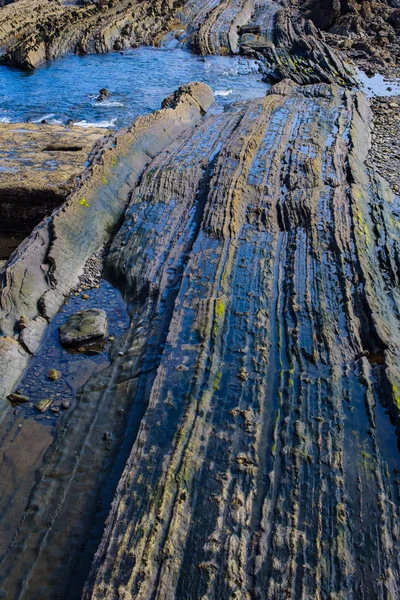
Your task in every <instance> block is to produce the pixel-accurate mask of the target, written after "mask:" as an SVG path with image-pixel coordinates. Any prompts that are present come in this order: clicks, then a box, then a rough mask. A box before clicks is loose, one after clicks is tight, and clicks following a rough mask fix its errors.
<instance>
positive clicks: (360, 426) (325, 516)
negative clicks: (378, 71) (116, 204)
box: [0, 81, 400, 600]
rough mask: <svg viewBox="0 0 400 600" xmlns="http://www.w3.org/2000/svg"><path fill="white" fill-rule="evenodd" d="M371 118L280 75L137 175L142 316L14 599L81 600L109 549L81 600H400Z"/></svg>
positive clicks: (50, 462) (36, 533)
mask: <svg viewBox="0 0 400 600" xmlns="http://www.w3.org/2000/svg"><path fill="white" fill-rule="evenodd" d="M174 102H176V98H171V100H170V101H169V102H168V104H170V103H174ZM178 107H179V101H178ZM167 110H171V109H167ZM159 118H161V117H159ZM369 122H370V114H369V108H368V105H367V102H366V100H365V99H364V97H363V96H362V95H361V94H359V93H352V92H349V91H345V90H343V89H341V88H339V87H338V86H335V85H328V84H319V85H312V86H297V85H296V84H294V83H293V82H290V81H283V82H281V83H280V84H278V85H276V86H274V87H273V88H272V90H271V93H270V94H269V95H268V96H267V97H265V98H262V99H259V100H256V101H252V102H247V103H237V104H235V105H232V106H231V107H230V108H229V109H228V110H227V111H225V112H224V113H222V114H217V115H214V116H211V117H208V118H206V119H205V120H204V122H202V123H200V121H197V119H196V120H195V123H196V124H197V125H198V126H197V127H190V128H189V127H188V128H186V131H183V130H181V135H180V137H179V138H177V139H176V140H175V141H173V140H172V139H171V140H170V141H171V143H170V144H169V145H168V147H166V148H165V149H164V150H162V151H160V152H159V153H158V155H157V156H155V158H154V159H153V160H152V161H151V162H150V161H149V160H148V161H146V164H145V165H144V164H143V169H142V171H143V175H142V177H141V179H140V181H139V180H138V179H137V178H136V179H134V180H131V182H129V183H128V187H129V188H130V190H131V192H130V195H129V205H128V207H127V210H126V213H125V219H124V222H123V223H122V225H121V227H120V229H119V231H118V233H117V235H116V236H115V238H114V240H113V242H112V245H111V249H110V252H109V254H108V258H107V263H106V273H107V276H108V278H109V279H110V280H111V281H112V282H113V283H114V285H116V286H118V287H119V288H120V290H121V291H122V293H123V295H124V297H125V299H126V303H127V307H128V311H129V314H130V317H131V326H130V328H129V329H128V330H127V331H126V332H125V334H124V335H123V336H122V337H121V338H120V339H119V340H116V341H115V343H114V346H113V348H112V352H111V358H112V362H111V365H110V366H109V367H108V368H106V369H103V370H102V371H101V372H99V373H98V374H95V375H94V376H93V377H92V379H91V380H90V381H89V383H88V384H87V385H86V386H85V387H84V389H83V390H82V391H81V394H80V396H79V402H78V403H77V405H76V407H75V408H74V409H71V410H70V411H69V413H68V415H67V416H66V420H65V421H64V425H65V426H64V427H63V428H62V429H60V430H59V432H58V434H57V439H56V442H55V444H54V445H53V446H52V447H51V448H50V450H49V451H48V452H47V455H46V459H45V461H44V463H43V465H42V467H41V469H40V470H39V471H38V472H37V476H36V484H35V487H34V488H33V490H32V492H31V494H30V496H29V502H28V506H27V509H26V511H25V513H24V519H23V522H22V524H21V526H20V527H19V528H18V531H17V532H16V533H15V536H14V538H13V541H12V543H11V545H10V546H9V548H8V550H7V551H6V552H5V553H4V556H3V559H2V562H1V569H0V572H1V588H2V590H6V591H7V593H8V595H9V596H10V597H18V598H19V599H20V600H22V599H24V600H28V599H29V600H33V599H36V598H42V597H45V596H48V597H53V596H56V595H57V596H58V597H60V598H68V597H69V598H77V597H79V595H80V592H79V591H77V590H80V585H81V584H82V583H83V579H82V565H87V566H88V565H89V563H90V560H91V558H92V555H93V552H94V550H95V548H96V547H97V546H98V549H97V552H96V555H95V558H94V561H93V563H92V569H91V574H90V576H89V579H88V580H87V583H86V586H85V591H84V594H83V598H84V599H85V600H98V599H102V598H117V597H123V598H135V599H137V600H140V599H142V600H144V599H150V598H161V597H166V598H179V599H181V598H191V599H195V598H196V599H197V598H209V599H214V598H215V599H217V598H218V600H225V599H226V600H227V599H228V598H229V599H231V598H237V599H241V600H242V599H247V598H265V597H266V598H282V597H285V598H299V597H300V596H299V594H300V595H301V597H304V598H327V597H329V596H332V597H333V596H335V597H336V598H343V599H345V598H346V599H347V598H351V597H358V596H360V597H364V598H379V599H382V600H383V599H384V598H389V597H393V598H395V597H397V596H398V595H399V592H400V590H399V575H400V564H399V556H400V554H399V549H400V548H399V537H398V534H397V512H398V509H399V495H398V480H397V477H390V476H389V470H392V465H393V463H392V460H393V455H392V454H391V453H390V452H389V451H388V448H387V446H386V445H385V442H384V440H383V439H381V437H380V435H379V418H380V417H379V418H378V416H379V415H378V412H377V408H376V406H377V405H379V404H380V403H382V404H384V405H386V406H389V404H390V403H391V404H390V408H391V410H392V414H393V416H396V415H397V414H398V411H399V409H400V400H399V392H398V390H399V389H400V388H399V367H398V365H399V364H400V363H399V356H398V353H399V350H398V348H399V340H400V327H399V326H400V323H399V318H398V314H399V306H398V303H399V298H398V293H397V288H398V283H399V281H398V269H397V264H398V253H399V231H398V224H397V221H396V219H395V218H394V216H393V214H392V209H393V197H392V194H391V192H390V190H389V188H388V186H387V185H386V184H385V182H384V181H383V180H382V179H381V178H380V177H379V176H378V175H376V173H375V172H374V170H373V169H371V168H368V167H367V166H366V164H365V159H366V156H367V153H368V149H369V137H370V130H369ZM124 161H125V159H123V160H122V162H124ZM131 168H132V163H131ZM114 189H115V187H114ZM385 418H387V417H385ZM105 432H106V433H105ZM127 432H128V433H127ZM121 475H122V476H121ZM120 476H121V477H120ZM118 480H119V482H118ZM114 491H115V494H114ZM113 496H114V499H113V501H112V506H111V510H110V512H109V516H108V518H107V521H106V525H105V529H104V534H103V539H102V541H101V543H99V541H100V534H101V533H100V532H102V529H103V524H104V520H103V519H104V518H105V515H106V514H107V513H108V511H109V507H110V503H111V499H112V498H113ZM93 532H95V533H93ZM88 540H89V541H88ZM377 555H379V557H380V558H379V561H377V560H376V557H377ZM85 568H86V567H85ZM83 570H84V569H83ZM68 590H69V592H68ZM299 590H301V592H299ZM68 594H69V595H68Z"/></svg>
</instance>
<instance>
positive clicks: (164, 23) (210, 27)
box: [0, 0, 354, 85]
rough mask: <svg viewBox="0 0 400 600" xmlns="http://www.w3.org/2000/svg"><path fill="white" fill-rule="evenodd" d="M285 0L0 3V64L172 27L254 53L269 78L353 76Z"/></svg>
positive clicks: (202, 48) (188, 36)
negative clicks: (72, 4)
mask: <svg viewBox="0 0 400 600" xmlns="http://www.w3.org/2000/svg"><path fill="white" fill-rule="evenodd" d="M306 17H307V15H303V13H302V12H301V11H300V10H299V8H298V7H296V6H287V3H286V2H284V0H282V1H281V2H275V1H272V0H267V1H260V0H207V1H206V2H204V0H186V1H185V0H172V1H170V2H166V1H161V0H157V2H154V1H152V2H150V1H149V0H145V1H144V2H139V1H138V0H112V1H110V2H97V3H86V5H85V6H70V5H63V4H62V3H58V2H45V1H44V0H33V1H32V0H18V1H17V2H15V3H13V4H10V5H8V6H6V7H4V8H2V9H1V10H0V46H2V47H4V51H3V54H2V57H1V61H2V63H3V64H8V65H14V66H17V67H21V68H24V69H33V68H36V67H37V66H40V65H41V64H43V63H44V62H45V61H46V60H51V59H54V58H58V57H59V56H63V55H65V54H67V53H68V52H75V53H77V54H87V53H93V52H98V53H103V52H107V51H111V50H120V51H121V50H124V49H125V48H130V47H137V46H139V45H144V44H153V45H157V44H160V43H163V42H164V41H167V40H168V39H169V37H168V36H169V35H170V34H171V33H172V34H174V33H175V35H176V37H177V38H178V39H180V40H181V43H183V44H186V45H189V46H190V47H191V48H193V49H195V51H197V52H199V53H200V54H204V55H205V54H216V55H224V54H237V53H239V52H241V53H243V54H246V55H250V56H255V57H257V58H259V59H260V60H261V61H262V62H263V63H264V64H265V68H264V70H265V74H266V75H267V76H268V78H269V79H270V80H272V81H274V82H275V81H279V80H281V79H284V78H285V77H291V78H293V79H294V80H295V81H297V82H298V83H317V82H320V81H323V82H327V83H331V82H336V83H339V84H343V85H351V84H354V79H353V76H352V73H351V70H350V69H349V68H348V66H346V64H345V63H344V62H343V60H342V59H341V57H340V56H339V54H337V53H335V51H334V50H333V49H331V48H330V47H329V46H328V45H327V44H326V43H325V41H324V39H323V36H322V34H321V32H320V31H319V30H317V28H316V27H315V25H314V24H313V23H312V21H311V20H309V19H307V18H306Z"/></svg>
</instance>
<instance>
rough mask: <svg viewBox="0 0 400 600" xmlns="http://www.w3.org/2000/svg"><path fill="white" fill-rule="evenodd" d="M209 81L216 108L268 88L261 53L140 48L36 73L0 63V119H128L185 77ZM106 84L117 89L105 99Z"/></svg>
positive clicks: (106, 122) (107, 123) (110, 122)
mask: <svg viewBox="0 0 400 600" xmlns="http://www.w3.org/2000/svg"><path fill="white" fill-rule="evenodd" d="M190 81H203V82H204V83H207V84H208V85H210V86H211V88H212V89H213V91H214V92H215V95H216V108H217V109H218V107H219V108H222V107H224V106H225V105H227V104H230V103H231V102H232V101H235V100H239V99H251V98H257V97H261V96H263V95H264V94H265V92H266V90H267V89H268V86H267V85H266V84H265V83H263V82H262V81H261V75H260V73H259V72H258V64H257V62H256V61H249V60H246V59H244V58H241V57H235V58H231V57H217V56H216V57H200V56H196V55H194V54H192V53H190V52H188V51H185V50H181V49H178V48H173V49H172V48H138V49H135V50H129V51H125V52H124V53H123V54H120V53H111V54H106V55H89V56H84V57H79V56H67V57H65V58H63V59H61V60H58V61H57V62H54V63H49V64H48V65H47V66H44V67H42V68H40V69H37V70H36V71H34V72H32V73H26V72H21V71H19V70H18V69H14V68H9V67H1V68H0V122H20V121H31V122H40V121H42V120H44V119H45V120H46V121H47V122H48V123H60V124H66V123H68V122H71V121H72V122H73V123H74V124H75V125H80V126H82V127H85V126H86V127H87V126H97V127H121V126H124V125H128V124H130V123H132V121H133V120H134V119H135V117H137V116H138V115H139V114H144V113H149V112H152V111H154V110H156V109H158V108H160V104H161V102H162V100H163V99H164V98H165V97H166V96H168V95H169V94H170V93H171V92H173V91H174V90H176V89H177V88H178V87H179V86H180V85H182V84H184V83H188V82H190ZM101 88H107V89H108V90H109V91H110V92H111V94H112V96H111V97H110V98H107V99H106V100H105V101H103V102H98V101H97V97H98V93H99V90H100V89H101Z"/></svg>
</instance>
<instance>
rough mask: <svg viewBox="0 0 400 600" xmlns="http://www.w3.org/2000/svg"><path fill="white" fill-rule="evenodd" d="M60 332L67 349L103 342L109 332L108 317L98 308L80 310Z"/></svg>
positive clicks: (62, 326) (62, 342)
mask: <svg viewBox="0 0 400 600" xmlns="http://www.w3.org/2000/svg"><path fill="white" fill-rule="evenodd" d="M59 331H60V343H61V345H62V346H65V347H67V348H70V347H76V346H82V345H88V344H91V343H95V342H101V341H103V340H104V339H105V338H106V336H107V332H108V323H107V315H106V313H105V312H104V310H100V309H97V308H90V309H88V310H80V311H79V312H77V313H75V314H73V315H72V317H70V318H69V319H68V321H67V322H66V323H64V325H61V327H60V328H59Z"/></svg>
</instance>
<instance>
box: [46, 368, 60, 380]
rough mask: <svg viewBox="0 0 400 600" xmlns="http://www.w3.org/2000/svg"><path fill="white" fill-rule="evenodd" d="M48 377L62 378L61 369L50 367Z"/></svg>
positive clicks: (51, 378)
mask: <svg viewBox="0 0 400 600" xmlns="http://www.w3.org/2000/svg"><path fill="white" fill-rule="evenodd" d="M47 378H48V379H50V381H57V380H58V379H61V373H60V371H57V369H50V371H49V372H48V373H47Z"/></svg>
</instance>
